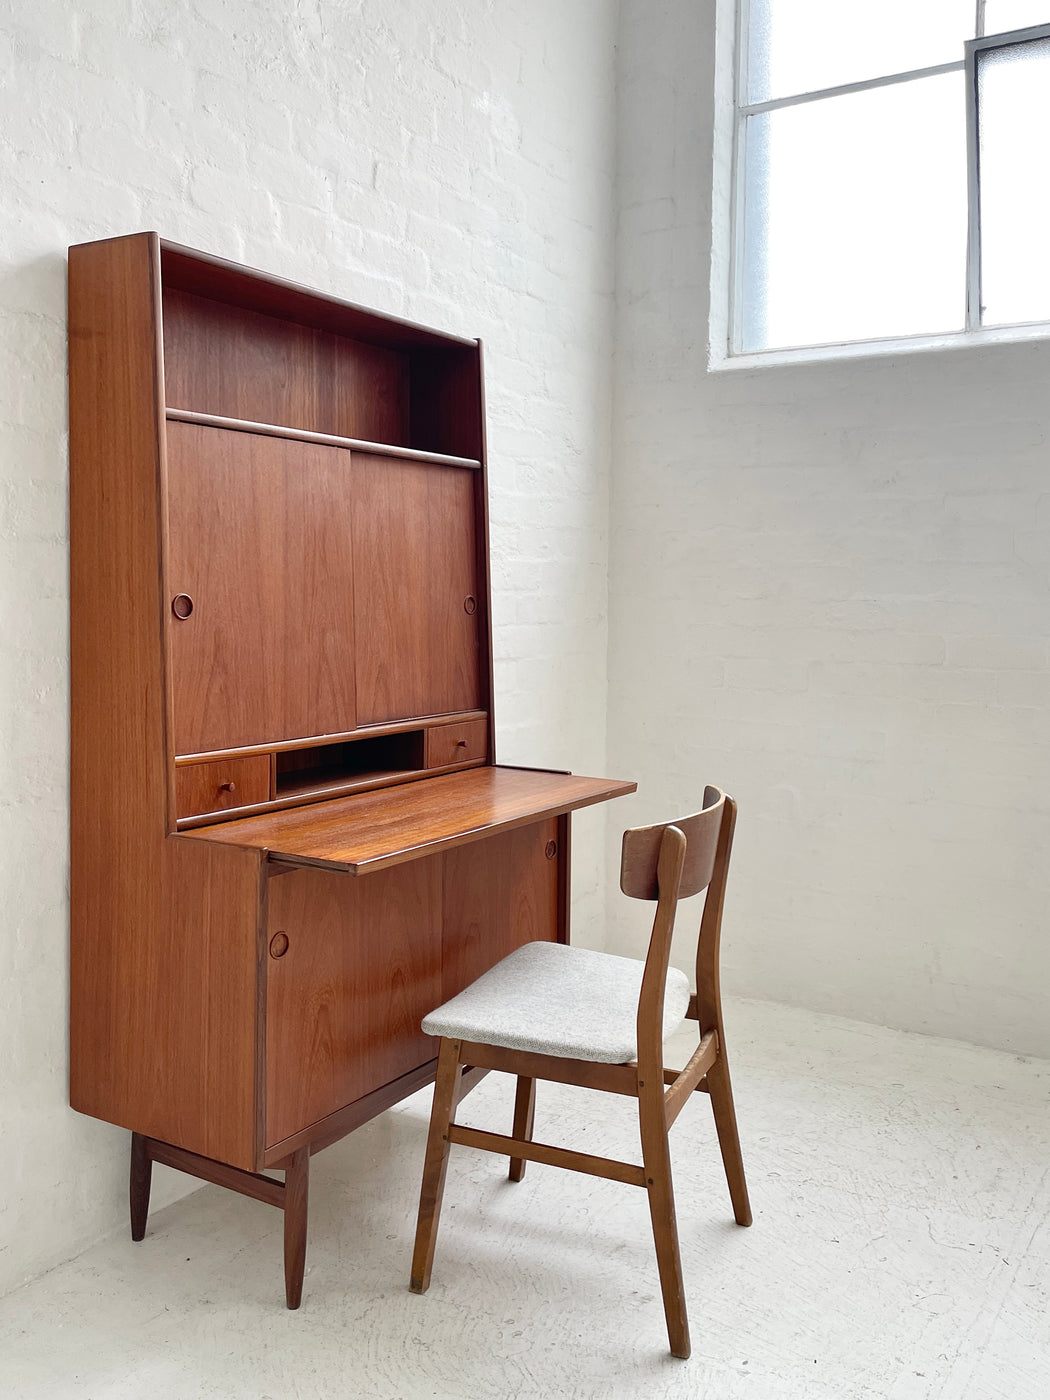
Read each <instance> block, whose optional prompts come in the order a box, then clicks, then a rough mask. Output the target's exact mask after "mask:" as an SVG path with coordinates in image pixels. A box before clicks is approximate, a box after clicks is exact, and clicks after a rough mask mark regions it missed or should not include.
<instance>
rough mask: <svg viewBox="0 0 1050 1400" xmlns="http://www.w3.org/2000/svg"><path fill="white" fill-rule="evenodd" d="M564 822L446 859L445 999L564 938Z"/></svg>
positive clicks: (475, 846)
mask: <svg viewBox="0 0 1050 1400" xmlns="http://www.w3.org/2000/svg"><path fill="white" fill-rule="evenodd" d="M564 858H565V853H563V852H561V851H559V849H558V821H557V818H556V817H552V818H550V819H549V820H547V821H542V822H536V823H535V824H534V825H533V826H523V827H519V828H518V829H517V830H516V831H507V832H504V833H502V835H499V836H492V837H489V838H488V840H485V841H475V842H472V843H471V844H470V845H469V846H459V847H457V849H456V850H454V851H449V852H448V854H447V855H446V856H445V880H444V896H443V900H442V924H443V938H442V953H441V995H442V999H443V1000H446V999H447V998H448V997H451V996H455V994H456V993H457V992H459V991H462V989H463V988H464V987H466V986H467V985H468V984H469V983H471V982H473V981H474V979H475V978H476V977H480V976H481V974H482V973H483V972H487V971H488V969H489V968H490V967H492V966H493V964H494V963H497V962H499V960H500V958H505V957H506V956H507V954H508V953H512V952H513V951H514V949H515V948H520V946H521V945H522V944H523V943H529V942H532V941H533V940H535V939H546V940H549V941H551V942H553V941H554V940H555V939H556V938H557V936H558V864H559V861H561V860H563V859H564Z"/></svg>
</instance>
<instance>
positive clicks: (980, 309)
mask: <svg viewBox="0 0 1050 1400" xmlns="http://www.w3.org/2000/svg"><path fill="white" fill-rule="evenodd" d="M979 11H980V13H979V29H978V37H977V38H976V39H967V41H966V44H965V53H966V171H967V180H966V185H967V199H966V203H967V229H966V329H967V330H968V331H979V330H982V329H983V328H984V305H983V303H982V300H981V121H980V116H981V108H980V101H979V94H978V90H977V78H978V73H977V62H978V55H979V54H983V53H989V52H991V51H992V50H994V49H1010V48H1014V47H1015V46H1018V45H1020V44H1028V43H1031V42H1032V40H1038V39H1050V24H1030V25H1028V26H1027V27H1026V28H1024V29H1008V30H1006V31H1004V32H1003V33H1002V34H988V35H985V34H982V33H981V32H980V30H981V29H983V28H984V23H983V21H984V0H979ZM1011 324H1013V325H1025V324H1026V323H1025V322H1023V321H1014V322H1012V323H1011Z"/></svg>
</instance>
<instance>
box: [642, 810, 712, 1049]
mask: <svg viewBox="0 0 1050 1400" xmlns="http://www.w3.org/2000/svg"><path fill="white" fill-rule="evenodd" d="M735 824H736V803H735V802H734V801H733V799H732V798H731V797H728V796H727V795H726V794H725V793H724V792H722V791H721V789H719V788H716V787H707V788H705V789H704V805H703V807H702V808H701V810H700V811H699V812H695V813H693V815H692V816H689V817H682V818H681V819H680V820H678V821H675V822H661V823H660V824H658V825H656V826H641V827H633V828H632V829H631V830H629V831H625V832H624V835H623V851H622V856H621V860H620V889H621V890H622V891H623V892H624V894H626V895H628V896H629V897H630V898H632V899H648V900H654V899H655V900H656V901H657V908H656V916H655V918H654V920H653V931H652V935H651V936H650V939H649V952H648V955H647V957H646V961H645V974H644V976H643V979H642V991H641V996H640V998H639V1002H638V1063H639V1065H640V1066H641V1065H643V1064H648V1065H649V1066H650V1068H652V1067H653V1066H655V1064H656V1063H657V1062H659V1061H661V1060H662V1054H663V1002H664V989H665V987H666V984H667V965H668V960H669V958H670V954H671V938H672V935H673V933H674V920H675V914H676V911H677V907H678V900H679V899H680V898H681V899H686V898H688V897H689V896H691V895H695V894H699V893H700V892H701V891H702V890H705V889H706V890H707V898H706V899H705V901H704V912H703V917H702V919H701V923H700V930H699V936H698V938H697V948H696V1005H697V1020H698V1021H699V1023H700V1031H701V1034H703V1033H704V1032H705V1031H708V1030H717V1031H718V1033H719V1035H721V1033H722V1025H721V998H720V988H719V970H718V950H719V943H720V941H721V927H722V906H723V902H724V899H725V884H726V875H727V872H728V868H729V855H730V851H731V849H732V844H733V828H734V826H735Z"/></svg>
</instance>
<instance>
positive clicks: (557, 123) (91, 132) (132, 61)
mask: <svg viewBox="0 0 1050 1400" xmlns="http://www.w3.org/2000/svg"><path fill="white" fill-rule="evenodd" d="M616 10H617V6H616V4H615V3H614V0H573V3H572V4H571V5H564V4H560V3H557V0H535V2H534V3H531V4H529V5H527V6H507V5H500V4H497V3H495V0H454V2H453V0H411V3H409V0H302V3H299V4H296V5H281V4H269V3H256V0H223V3H222V4H218V3H215V4H209V5H200V4H194V3H191V2H190V0H164V3H161V2H160V0H82V3H80V4H78V5H75V6H72V5H68V4H63V3H59V0H37V3H34V4H0V130H2V131H3V147H2V154H0V162H2V172H3V186H4V211H5V219H4V239H3V248H2V250H0V599H2V608H3V628H2V632H0V736H2V741H0V883H2V887H3V891H4V919H3V921H2V924H0V961H2V964H3V967H4V976H3V978H2V979H0V1063H2V1064H3V1067H4V1068H3V1074H2V1075H0V1122H2V1123H3V1124H4V1125H5V1133H4V1141H5V1153H4V1190H3V1193H2V1196H0V1291H3V1289H4V1288H5V1287H10V1286H13V1285H15V1284H17V1283H18V1282H20V1281H21V1280H22V1279H23V1278H25V1277H26V1276H27V1275H28V1274H30V1273H32V1272H34V1271H36V1270H38V1269H40V1268H43V1267H45V1266H46V1265H47V1264H49V1263H51V1262H52V1261H54V1260H56V1259H58V1258H62V1257H64V1256H66V1255H68V1254H71V1253H73V1252H74V1251H75V1250H76V1249H77V1248H78V1247H79V1246H81V1245H83V1244H85V1243H87V1242H88V1241H89V1240H90V1239H92V1238H94V1237H96V1236H98V1235H99V1234H100V1233H102V1232H103V1231H105V1230H106V1229H108V1228H111V1227H114V1226H116V1225H117V1224H118V1223H119V1222H120V1221H121V1220H122V1219H123V1215H124V1210H125V1205H124V1199H125V1193H126V1185H125V1174H126V1153H127V1138H126V1135H125V1134H123V1133H121V1132H119V1131H118V1130H116V1129H114V1128H110V1127H108V1126H105V1125H103V1124H99V1123H96V1122H93V1121H91V1120H89V1119H86V1118H82V1117H79V1116H78V1115H75V1114H73V1113H72V1112H71V1111H70V1110H69V1109H68V1108H67V1107H66V1102H65V1100H66V1031H65V1021H66V997H67V953H66V946H67V944H66V940H67V927H68V921H67V910H66V903H67V898H68V891H67V836H66V831H67V820H68V818H67V764H68V742H67V726H68V699H67V689H68V662H67V656H68V625H67V565H66V548H67V541H66V516H67V510H66V474H67V454H66V399H65V392H66V391H65V319H64V318H65V249H66V247H67V245H69V244H70V243H75V242H80V241H83V240H86V239H91V238H100V237H105V236H108V235H111V234H117V233H128V232H132V231H135V230H138V229H143V228H156V229H157V230H159V231H160V232H161V233H162V234H163V235H164V236H166V237H168V238H172V239H175V240H177V241H180V242H183V243H187V244H189V245H191V246H194V247H199V248H202V249H205V250H207V251H210V252H214V253H217V254H220V255H222V256H225V257H229V258H233V259H235V260H238V261H244V262H247V263H250V264H253V265H255V266H258V267H261V268H264V269H266V270H267V271H271V272H275V273H277V274H279V275H282V276H286V277H289V278H292V279H294V280H297V281H301V282H305V283H306V284H308V285H312V286H317V287H320V288H322V289H325V290H327V291H331V292H333V293H336V294H339V295H342V296H345V297H347V298H349V299H351V300H354V301H359V302H363V303H364V304H366V305H373V306H377V307H379V308H381V309H383V310H386V311H391V312H394V313H398V314H402V315H405V316H408V317H410V318H413V319H416V320H420V321H424V322H428V323H431V324H434V325H438V326H440V327H442V328H445V329H448V330H451V331H456V332H459V333H461V334H464V335H480V336H482V337H483V338H484V339H485V341H486V365H487V375H488V404H489V429H490V434H489V444H490V458H491V467H492V549H493V556H494V560H495V570H494V572H495V579H494V586H495V607H494V615H495V630H496V648H497V662H496V686H497V721H498V734H499V744H500V756H501V758H502V759H503V760H504V761H510V762H515V761H516V762H522V763H534V764H545V763H549V764H554V765H558V766H564V767H570V766H571V767H573V768H575V769H577V770H578V771H581V772H587V771H592V772H601V771H602V768H603V764H604V754H605V729H604V702H605V665H606V580H607V520H608V498H607V497H608V471H609V456H610V436H609V433H610V404H609V374H608V346H609V343H610V338H611V329H612V277H613V262H612V256H613V237H612V229H613V224H614V218H613V203H612V201H613V195H614V175H613V152H614V146H613V138H614V121H613V95H614V87H613V83H614V44H615V20H616ZM601 830H602V819H601V817H600V815H596V814H590V813H587V814H584V815H583V818H582V819H581V821H580V822H579V823H578V824H577V831H578V835H579V839H578V840H577V841H576V843H575V849H574V856H575V866H576V871H575V873H576V889H577V895H578V912H579V917H580V922H581V927H583V926H585V925H586V923H587V922H588V919H593V917H594V916H595V915H596V913H597V912H598V911H599V910H600V907H601V902H602V893H601V892H602V890H603V888H604V886H603V884H602V883H601V882H600V881H599V878H598V873H597V870H598V862H599V858H600V856H601ZM186 1182H187V1179H186V1178H176V1177H167V1178H166V1179H165V1180H164V1181H161V1182H160V1183H159V1186H160V1191H159V1195H158V1200H160V1201H163V1200H164V1199H165V1196H166V1195H167V1196H168V1197H169V1198H170V1196H171V1194H172V1193H174V1192H176V1191H178V1190H181V1189H184V1187H185V1184H186Z"/></svg>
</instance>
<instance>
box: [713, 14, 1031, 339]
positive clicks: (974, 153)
mask: <svg viewBox="0 0 1050 1400" xmlns="http://www.w3.org/2000/svg"><path fill="white" fill-rule="evenodd" d="M1048 20H1050V0H879V3H875V0H868V3H866V4H864V3H861V2H860V0H857V3H849V4H846V3H843V0H738V36H737V54H738V72H737V102H736V113H737V115H736V132H735V166H734V189H735V194H734V200H733V204H734V233H733V249H732V259H733V269H732V276H731V279H730V280H731V293H730V296H731V308H730V318H729V350H730V353H731V354H742V353H750V352H755V351H766V350H776V349H784V348H792V347H804V346H819V345H829V344H831V345H834V344H841V343H844V342H856V341H872V340H880V339H890V338H892V339H896V338H900V337H906V336H924V335H936V336H944V335H950V334H952V333H954V332H966V331H969V332H978V331H981V330H984V329H986V328H991V327H1001V326H1006V325H1017V324H1020V323H1030V322H1050V259H1048V258H1047V257H1046V248H1047V247H1048V246H1050V179H1048V178H1047V174H1046V155H1045V152H1046V149H1047V143H1048V137H1050V23H1048V22H1047V21H1048Z"/></svg>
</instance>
